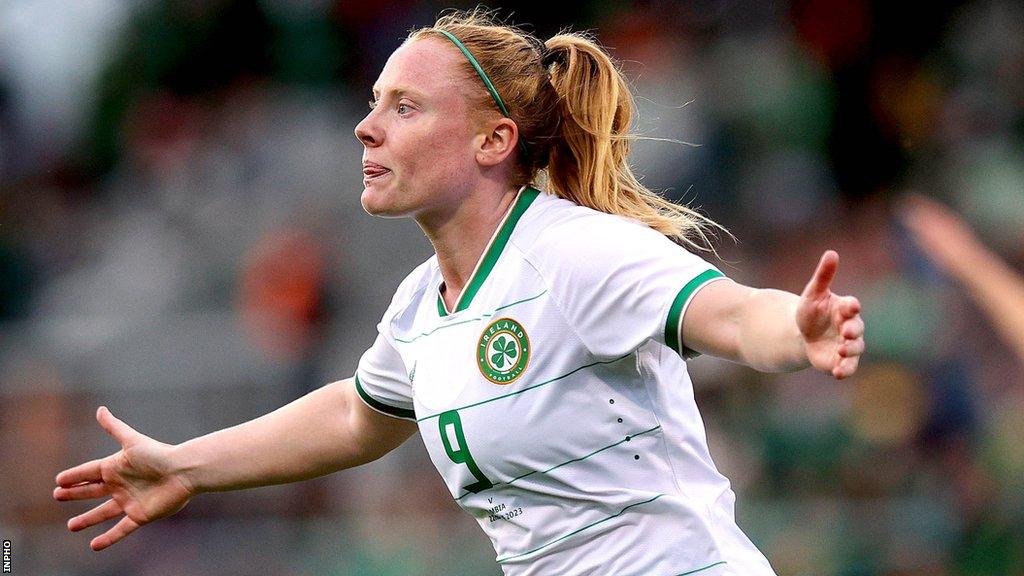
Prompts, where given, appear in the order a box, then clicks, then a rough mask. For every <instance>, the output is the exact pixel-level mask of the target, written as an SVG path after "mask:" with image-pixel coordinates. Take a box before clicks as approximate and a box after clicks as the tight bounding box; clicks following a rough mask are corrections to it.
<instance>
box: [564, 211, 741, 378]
mask: <svg viewBox="0 0 1024 576" xmlns="http://www.w3.org/2000/svg"><path fill="white" fill-rule="evenodd" d="M572 228H575V230H573V229H572ZM565 232H566V233H569V234H570V235H571V236H572V237H571V238H563V242H561V246H560V247H559V251H560V252H561V257H560V258H559V259H560V260H561V262H560V263H559V264H557V267H556V269H554V270H552V271H551V273H550V274H548V275H547V276H548V282H549V284H550V285H551V286H552V288H553V289H554V291H555V292H556V299H557V300H558V301H559V305H560V306H561V308H562V310H563V313H564V314H565V315H566V317H567V320H568V322H569V323H570V324H571V325H572V326H573V328H574V329H575V330H576V333H577V335H578V336H579V338H580V339H581V340H582V341H583V343H584V345H586V346H587V348H588V349H589V350H590V351H591V353H592V354H594V355H595V356H596V357H598V358H617V357H621V356H624V355H626V354H629V353H631V352H632V351H634V350H636V349H637V348H639V347H640V346H642V345H643V344H644V343H646V342H647V341H648V340H651V339H653V340H656V341H658V342H661V343H663V344H665V345H666V346H668V347H669V348H671V349H673V350H674V351H676V353H678V354H680V355H682V356H683V357H684V358H690V357H693V356H696V355H697V354H696V352H694V351H692V350H689V349H687V348H686V346H685V343H684V342H682V330H681V328H682V319H683V316H684V314H685V312H686V307H687V306H688V305H689V303H690V301H691V300H692V299H693V296H694V295H695V294H696V293H697V292H698V291H699V290H700V289H701V288H703V287H704V286H706V285H707V284H708V283H710V282H713V281H715V280H719V279H723V278H725V277H724V276H723V274H722V273H721V272H720V271H719V270H718V269H717V268H715V267H714V266H712V265H711V264H710V263H708V262H707V261H705V260H704V259H703V258H701V257H699V256H697V255H695V254H693V253H691V252H689V251H687V250H686V249H684V248H682V247H681V246H679V245H677V244H675V243H673V242H672V241H670V240H669V239H668V238H666V237H665V236H664V235H662V234H660V233H658V232H656V231H654V230H652V229H650V228H648V227H646V226H643V225H640V224H636V223H634V222H631V221H627V220H624V219H619V218H614V217H612V218H602V219H600V220H598V219H588V222H586V223H585V224H578V223H574V226H572V227H570V229H569V230H566V231H565ZM565 250H568V252H566V251H565Z"/></svg>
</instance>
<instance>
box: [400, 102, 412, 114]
mask: <svg viewBox="0 0 1024 576" xmlns="http://www.w3.org/2000/svg"><path fill="white" fill-rule="evenodd" d="M410 110H412V108H410V107H409V105H408V104H406V103H404V102H402V103H400V104H399V105H398V109H397V111H398V113H399V114H405V113H407V112H409V111H410Z"/></svg>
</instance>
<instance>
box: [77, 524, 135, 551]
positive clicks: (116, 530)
mask: <svg viewBox="0 0 1024 576" xmlns="http://www.w3.org/2000/svg"><path fill="white" fill-rule="evenodd" d="M138 528H139V523H138V522H136V521H135V520H132V519H131V518H129V517H127V516H125V517H124V518H121V521H120V522H118V523H117V524H114V527H113V528H111V529H110V530H107V531H106V532H104V533H103V534H100V535H99V536H97V537H95V538H93V539H92V542H89V547H90V548H92V549H93V550H94V551H96V552H99V551H100V550H103V549H104V548H106V547H108V546H111V545H112V544H116V543H117V542H120V541H121V540H123V539H124V537H125V536H127V535H129V534H131V533H132V532H135V530H137V529H138Z"/></svg>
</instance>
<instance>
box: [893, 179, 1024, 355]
mask: <svg viewBox="0 0 1024 576" xmlns="http://www.w3.org/2000/svg"><path fill="white" fill-rule="evenodd" d="M900 215H901V216H902V219H903V223H904V224H905V225H906V226H907V229H908V230H910V233H911V235H912V237H913V239H914V242H916V243H917V245H918V246H920V247H921V250H922V251H923V252H924V253H925V254H927V255H928V257H929V258H931V259H932V260H933V261H934V262H935V263H936V264H938V265H939V267H941V268H942V269H943V270H944V271H945V272H946V273H947V274H949V275H950V276H952V277H953V278H955V279H956V280H957V281H958V282H960V283H961V284H963V285H964V287H965V288H967V291H968V294H969V295H970V296H971V298H973V299H974V302H975V304H977V305H978V307H979V308H980V309H981V310H982V311H983V312H984V313H985V315H986V316H988V319H989V321H990V322H991V323H992V325H993V326H995V328H996V330H998V332H999V334H1000V335H1001V336H1002V337H1003V340H1004V341H1005V342H1006V343H1007V344H1008V345H1009V346H1010V347H1011V348H1012V349H1013V351H1014V352H1015V353H1016V354H1017V357H1018V358H1020V359H1021V361H1022V362H1024V278H1022V277H1021V275H1020V274H1018V273H1017V272H1015V271H1014V270H1013V269H1011V268H1010V267H1009V266H1008V265H1007V264H1006V263H1005V262H1003V261H1002V260H1001V259H1000V258H999V256H997V255H996V254H995V253H993V252H992V251H991V250H989V249H988V248H986V247H985V245H984V244H982V243H981V241H980V240H979V239H978V237H977V236H975V234H974V232H973V231H972V230H971V229H970V227H969V226H968V225H967V223H966V222H964V221H963V219H961V218H960V217H959V216H957V215H956V214H955V213H954V212H952V211H951V210H949V209H948V208H946V207H945V206H943V205H942V204H939V203H938V202H936V201H934V200H931V199H929V198H927V197H925V196H922V195H920V194H910V195H907V197H906V198H905V199H904V202H903V205H902V206H901V214H900Z"/></svg>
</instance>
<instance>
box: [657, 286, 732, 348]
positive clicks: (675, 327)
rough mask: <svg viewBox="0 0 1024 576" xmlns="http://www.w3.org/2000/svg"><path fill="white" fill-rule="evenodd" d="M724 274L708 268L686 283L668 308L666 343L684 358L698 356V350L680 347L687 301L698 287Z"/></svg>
mask: <svg viewBox="0 0 1024 576" xmlns="http://www.w3.org/2000/svg"><path fill="white" fill-rule="evenodd" d="M722 276H723V274H722V273H721V272H719V271H718V270H706V271H704V272H703V273H701V274H700V275H698V276H697V277H696V278H694V279H693V280H690V281H689V282H687V283H686V286H683V289H682V290H680V291H679V293H678V294H676V299H675V300H673V301H672V307H671V308H669V310H668V320H666V322H665V345H666V346H668V347H669V348H671V349H673V350H675V351H676V352H677V353H679V354H680V355H681V356H683V357H684V358H689V357H693V356H696V355H697V354H696V352H694V351H693V350H690V349H688V348H686V347H685V346H684V347H680V344H682V342H680V337H681V335H680V332H681V330H680V328H681V324H680V323H681V322H682V320H683V308H685V307H686V303H687V302H688V301H689V300H690V297H691V296H693V294H694V292H696V291H697V289H698V288H700V287H701V286H703V285H704V284H707V283H708V282H709V281H710V280H714V279H715V278H721V277H722Z"/></svg>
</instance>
